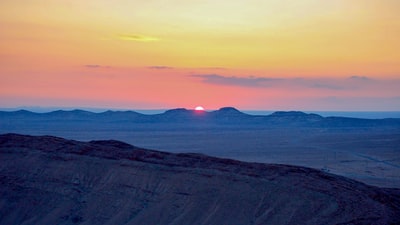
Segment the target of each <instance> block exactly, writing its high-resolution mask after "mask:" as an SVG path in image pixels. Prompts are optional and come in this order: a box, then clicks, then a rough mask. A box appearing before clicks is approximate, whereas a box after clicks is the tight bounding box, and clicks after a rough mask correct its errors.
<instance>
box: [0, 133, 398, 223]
mask: <svg viewBox="0 0 400 225" xmlns="http://www.w3.org/2000/svg"><path fill="white" fill-rule="evenodd" d="M0 154H1V157H0V180H1V186H0V196H1V201H0V224H135V225H137V224H146V225H149V224H150V225H151V224H164V225H168V224H230V225H235V224H238V225H239V224H241V225H245V224H399V223H400V190H398V189H384V188H377V187H373V186H368V185H365V184H363V183H360V182H357V181H354V180H350V179H347V178H344V177H340V176H336V175H332V174H328V173H324V172H322V171H319V170H315V169H309V168H304V167H296V166H288V165H275V164H260V163H245V162H240V161H235V160H228V159H219V158H214V157H208V156H205V155H200V154H172V153H165V152H160V151H152V150H145V149H141V148H137V147H134V146H131V145H128V144H125V143H123V142H119V141H113V140H110V141H91V142H78V141H73V140H66V139H62V138H57V137H52V136H26V135H18V134H5V135H0Z"/></svg>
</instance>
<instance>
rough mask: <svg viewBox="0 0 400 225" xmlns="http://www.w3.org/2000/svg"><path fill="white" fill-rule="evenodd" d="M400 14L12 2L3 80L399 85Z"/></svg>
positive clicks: (1, 13)
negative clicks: (166, 70)
mask: <svg viewBox="0 0 400 225" xmlns="http://www.w3.org/2000/svg"><path fill="white" fill-rule="evenodd" d="M399 11H400V1H397V0H347V1H346V0H327V1H321V0H299V1H294V0H235V1H226V0H224V1H221V0H168V1H165V0H146V1H139V0H116V1H106V0H96V1H95V0H87V1H66V0H3V1H1V2H0V28H1V29H0V66H1V69H0V72H1V75H0V76H1V77H0V78H1V79H2V80H3V81H7V80H15V79H27V77H29V76H31V75H32V74H41V76H43V77H44V78H43V79H47V78H49V77H50V76H53V77H54V76H56V77H57V80H60V79H61V80H63V79H65V80H68V79H69V78H68V77H63V75H59V74H67V73H69V72H72V71H75V69H76V68H77V67H79V66H84V65H101V66H103V67H112V68H120V69H121V68H144V67H149V66H167V67H173V68H179V69H180V70H181V71H180V72H177V71H170V73H175V74H177V73H179V74H184V72H182V70H185V71H186V75H191V74H195V73H201V71H197V69H198V68H214V67H223V68H226V69H228V70H227V71H225V72H221V71H207V72H209V73H220V74H222V75H225V76H238V77H246V76H260V77H281V78H282V77H286V78H294V77H314V78H315V77H321V76H322V77H324V76H327V77H341V78H346V77H349V76H353V75H360V76H368V77H376V78H385V79H396V78H398V77H399V74H400V44H399V39H400V13H398V12H399ZM132 70H134V69H132ZM136 72H137V71H136ZM141 72H143V71H141ZM143 73H146V72H143ZM224 73H226V74H224ZM27 74H30V75H27ZM54 74H58V75H54ZM151 74H152V73H151ZM151 74H150V73H149V76H154V74H153V75H151ZM6 76H14V77H17V78H14V79H11V78H6ZM183 77H186V76H183V75H182V78H181V79H186V78H183ZM50 80H51V79H50ZM182 81H183V80H182ZM10 82H11V81H10ZM142 82H143V85H146V84H147V83H148V85H150V83H151V82H154V79H149V80H147V81H145V80H143V81H142ZM9 85H16V84H14V83H10V84H9ZM193 85H194V84H193ZM16 86H17V85H16ZM8 88H10V86H9V87H8ZM17 89H18V88H16V89H15V90H17ZM20 89H22V87H21V88H20ZM19 91H20V90H19ZM0 94H1V93H0ZM6 94H7V95H12V93H11V92H8V93H3V95H6Z"/></svg>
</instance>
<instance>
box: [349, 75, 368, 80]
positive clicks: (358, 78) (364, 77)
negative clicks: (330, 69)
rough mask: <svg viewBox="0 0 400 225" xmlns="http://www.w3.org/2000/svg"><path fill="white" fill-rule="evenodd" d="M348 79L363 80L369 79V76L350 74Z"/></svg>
mask: <svg viewBox="0 0 400 225" xmlns="http://www.w3.org/2000/svg"><path fill="white" fill-rule="evenodd" d="M349 79H351V80H363V81H367V80H371V79H370V78H369V77H366V76H357V75H355V76H351V77H349Z"/></svg>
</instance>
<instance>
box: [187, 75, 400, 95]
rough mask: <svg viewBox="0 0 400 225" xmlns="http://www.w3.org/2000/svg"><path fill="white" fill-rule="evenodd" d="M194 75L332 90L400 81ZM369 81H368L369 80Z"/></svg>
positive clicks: (210, 80)
mask: <svg viewBox="0 0 400 225" xmlns="http://www.w3.org/2000/svg"><path fill="white" fill-rule="evenodd" d="M191 76H192V77H196V78H201V82H203V83H207V84H215V85H224V86H238V87H247V88H309V89H324V90H332V91H342V90H354V89H359V88H362V87H363V86H365V87H367V86H368V87H371V86H376V87H378V86H382V85H384V84H391V85H390V86H393V85H395V84H399V83H400V79H396V80H390V81H386V80H375V79H371V78H369V77H366V76H351V77H348V78H277V77H261V76H247V77H239V76H225V75H220V74H197V75H191ZM367 81H368V82H367Z"/></svg>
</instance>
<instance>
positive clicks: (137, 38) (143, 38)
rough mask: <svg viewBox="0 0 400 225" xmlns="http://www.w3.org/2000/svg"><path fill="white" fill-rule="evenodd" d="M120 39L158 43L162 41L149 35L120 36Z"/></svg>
mask: <svg viewBox="0 0 400 225" xmlns="http://www.w3.org/2000/svg"><path fill="white" fill-rule="evenodd" d="M118 38H119V39H120V40H123V41H137V42H156V41H160V39H159V38H158V37H152V36H147V35H137V34H132V35H118Z"/></svg>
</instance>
